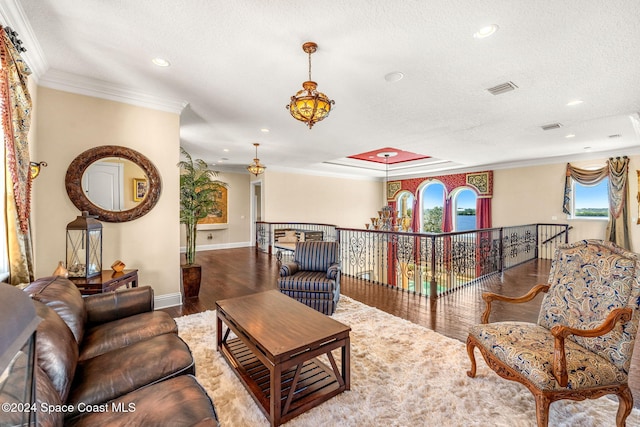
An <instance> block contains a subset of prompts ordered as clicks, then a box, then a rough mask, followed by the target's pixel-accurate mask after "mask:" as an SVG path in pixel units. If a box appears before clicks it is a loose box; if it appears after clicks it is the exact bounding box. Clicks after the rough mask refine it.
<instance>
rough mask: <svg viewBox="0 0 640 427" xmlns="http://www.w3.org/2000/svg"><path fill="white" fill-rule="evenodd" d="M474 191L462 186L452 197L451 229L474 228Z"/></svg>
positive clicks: (465, 229) (476, 197) (464, 229)
mask: <svg viewBox="0 0 640 427" xmlns="http://www.w3.org/2000/svg"><path fill="white" fill-rule="evenodd" d="M477 199H478V196H477V195H476V193H475V191H473V190H471V189H469V188H463V189H461V190H459V191H457V192H456V194H455V195H454V199H453V210H452V212H451V214H452V215H453V230H454V231H467V230H475V229H476V200H477Z"/></svg>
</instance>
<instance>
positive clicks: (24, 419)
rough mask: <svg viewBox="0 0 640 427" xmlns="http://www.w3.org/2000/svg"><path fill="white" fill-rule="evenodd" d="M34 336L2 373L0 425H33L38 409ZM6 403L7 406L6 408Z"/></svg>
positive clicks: (0, 375)
mask: <svg viewBox="0 0 640 427" xmlns="http://www.w3.org/2000/svg"><path fill="white" fill-rule="evenodd" d="M34 347H35V345H34V337H33V335H32V337H31V338H30V339H29V340H28V341H27V342H26V343H25V345H24V346H23V347H22V349H21V350H20V351H19V352H18V353H17V354H16V355H15V357H14V358H13V360H12V361H11V363H10V364H9V366H7V368H6V369H5V370H4V372H2V373H1V374H0V403H1V404H2V408H3V410H2V412H0V425H3V426H5V425H11V426H14V425H15V426H31V425H33V423H34V422H35V412H36V410H37V407H36V405H37V404H36V402H35V399H34V397H35V396H33V395H32V392H33V352H34ZM5 405H8V406H6V408H5Z"/></svg>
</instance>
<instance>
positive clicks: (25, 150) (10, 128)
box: [0, 26, 33, 285]
mask: <svg viewBox="0 0 640 427" xmlns="http://www.w3.org/2000/svg"><path fill="white" fill-rule="evenodd" d="M29 74H31V71H30V70H29V67H28V66H27V64H26V63H25V62H24V61H23V60H22V58H21V57H20V54H19V52H18V51H17V50H16V49H15V47H14V46H13V43H12V42H11V40H10V39H9V37H8V36H7V34H6V33H5V31H4V29H3V28H2V27H1V26H0V96H1V97H2V98H1V101H2V126H3V134H4V144H5V166H6V174H5V176H6V190H7V191H6V193H7V198H6V212H5V217H6V218H7V242H8V249H9V273H10V276H11V277H10V280H11V283H12V284H14V285H17V284H20V283H25V282H29V281H31V280H33V249H32V247H31V236H30V232H29V216H30V207H31V174H30V164H29V163H30V158H29V142H28V139H27V136H28V134H29V127H30V124H31V96H30V95H29V91H28V89H27V76H28V75H29Z"/></svg>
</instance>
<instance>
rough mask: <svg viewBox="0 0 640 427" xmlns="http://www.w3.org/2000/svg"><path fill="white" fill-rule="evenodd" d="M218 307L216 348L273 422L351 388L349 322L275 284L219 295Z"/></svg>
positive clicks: (300, 411)
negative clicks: (274, 287) (235, 295)
mask: <svg viewBox="0 0 640 427" xmlns="http://www.w3.org/2000/svg"><path fill="white" fill-rule="evenodd" d="M216 309H217V315H218V326H217V333H218V337H217V338H218V351H220V352H221V353H222V355H223V356H224V358H225V359H226V360H227V362H228V363H229V365H230V366H231V368H232V369H233V370H234V372H235V373H236V375H237V376H238V377H239V378H240V380H241V381H242V382H243V383H244V386H245V387H246V389H247V390H248V391H249V393H250V394H251V396H252V397H253V399H254V400H255V401H256V403H257V404H258V407H259V408H260V409H261V410H262V412H263V413H264V414H265V416H266V417H267V418H268V419H269V421H270V422H271V425H272V426H278V425H280V424H283V423H286V422H287V421H289V420H290V419H292V418H294V417H296V416H298V415H300V414H301V413H303V412H305V411H308V410H309V409H311V408H314V407H316V406H318V405H319V404H320V403H322V402H325V401H326V400H328V399H330V398H332V397H333V396H335V395H337V394H339V393H342V392H343V391H344V390H349V388H350V368H349V364H350V357H351V354H350V352H351V347H350V340H349V331H350V330H351V328H350V327H349V326H347V325H343V324H342V323H340V322H338V321H336V320H333V319H332V318H330V317H328V316H325V315H324V314H322V313H319V312H317V311H315V310H314V309H312V308H309V307H307V306H306V305H304V304H301V303H299V302H298V301H296V300H294V299H292V298H289V297H288V296H286V295H283V294H281V293H280V292H279V291H277V290H273V291H267V292H261V293H257V294H252V295H247V296H243V297H238V298H230V299H226V300H220V301H218V302H217V303H216ZM231 331H233V333H234V334H235V335H236V337H233V338H232V337H230V334H229V333H230V332H231ZM336 349H340V350H341V353H340V355H341V357H340V361H341V369H338V364H337V363H336V360H335V357H334V355H333V353H332V350H336ZM321 355H325V356H326V358H327V360H328V362H329V365H330V366H328V365H327V364H325V363H323V362H322V361H321V360H319V359H318V356H321Z"/></svg>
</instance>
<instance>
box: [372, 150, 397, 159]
mask: <svg viewBox="0 0 640 427" xmlns="http://www.w3.org/2000/svg"><path fill="white" fill-rule="evenodd" d="M376 155H377V156H378V157H382V158H385V157H395V156H397V155H398V152H397V151H381V152H379V153H378V154H376Z"/></svg>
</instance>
